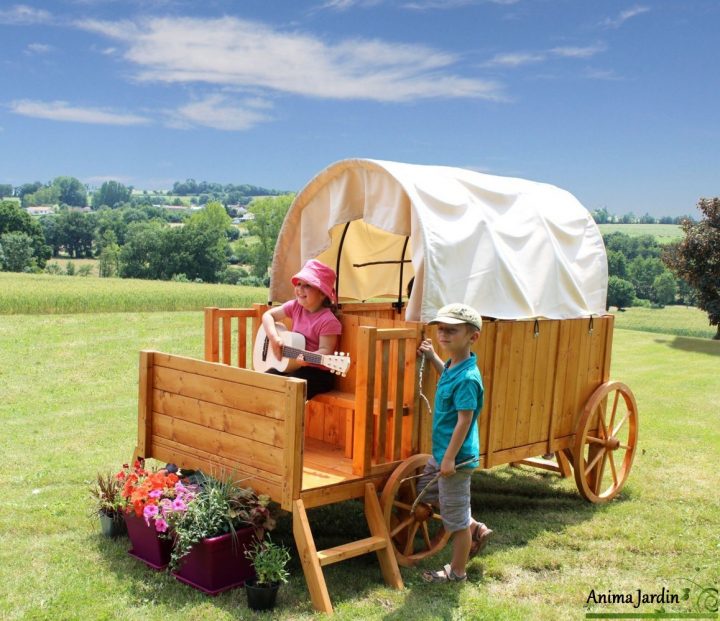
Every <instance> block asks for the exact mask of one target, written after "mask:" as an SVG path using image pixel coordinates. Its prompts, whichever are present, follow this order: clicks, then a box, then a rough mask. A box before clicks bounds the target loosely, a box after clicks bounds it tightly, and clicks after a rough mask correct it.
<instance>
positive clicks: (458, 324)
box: [417, 304, 492, 582]
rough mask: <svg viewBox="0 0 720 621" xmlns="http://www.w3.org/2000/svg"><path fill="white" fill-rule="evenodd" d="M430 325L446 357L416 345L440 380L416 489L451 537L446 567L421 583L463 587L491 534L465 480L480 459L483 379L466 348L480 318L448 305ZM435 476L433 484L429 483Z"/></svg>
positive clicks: (477, 332)
mask: <svg viewBox="0 0 720 621" xmlns="http://www.w3.org/2000/svg"><path fill="white" fill-rule="evenodd" d="M430 323H431V324H438V340H439V341H440V345H441V346H442V348H443V349H444V350H445V351H446V352H447V353H448V354H449V355H450V358H449V359H448V361H447V362H445V363H444V364H443V361H442V359H441V358H440V357H439V356H438V355H437V354H436V353H435V350H434V349H433V346H432V342H431V341H430V339H426V340H424V341H423V342H422V343H421V344H420V348H419V350H418V354H419V355H424V356H426V358H427V359H429V360H430V362H431V363H432V365H433V366H434V367H435V370H436V371H437V372H438V374H439V375H440V381H439V382H438V386H437V391H436V393H435V408H434V410H435V411H434V413H433V429H432V458H431V459H430V461H429V462H428V464H427V466H426V467H425V472H424V475H423V477H421V479H420V480H419V481H418V486H417V489H418V490H422V489H424V488H425V486H426V485H427V484H428V483H431V488H430V489H429V490H428V492H426V496H425V498H426V499H427V501H428V502H430V503H433V502H435V503H437V502H439V504H440V514H441V516H442V520H443V526H444V527H445V530H446V531H447V532H450V533H453V554H452V560H451V562H450V563H449V564H448V565H445V567H443V568H442V569H440V570H439V571H425V572H424V573H423V579H424V580H426V581H427V582H462V581H464V580H467V574H466V573H465V566H466V565H467V562H468V559H470V558H472V557H474V556H475V555H476V554H478V553H479V552H480V551H481V550H482V549H483V548H484V547H485V545H486V544H487V540H488V538H489V537H490V534H491V533H492V531H491V530H490V529H489V528H487V526H485V524H483V523H481V522H476V521H475V520H474V519H473V517H472V515H471V513H470V477H471V475H472V473H473V470H474V469H475V467H477V465H478V456H479V454H480V442H479V439H478V431H477V425H476V423H477V419H478V415H479V413H480V409H481V408H482V405H483V385H482V378H481V377H480V371H479V369H478V367H477V360H476V357H475V354H474V353H472V352H471V351H470V348H471V347H472V345H473V344H474V343H475V342H476V341H477V340H478V338H479V336H480V330H481V329H482V318H481V317H480V314H479V313H478V312H477V311H476V310H475V309H473V308H471V307H470V306H467V305H465V304H449V305H447V306H443V307H442V308H441V309H440V310H439V311H438V313H437V316H436V317H435V319H433V320H432V321H431V322H430ZM473 458H474V459H473ZM463 462H468V463H465V465H463V466H462V467H460V468H458V469H456V467H455V465H456V464H462V463H463ZM438 471H439V474H440V476H439V478H438V479H437V483H436V484H432V480H433V478H434V477H435V476H436V475H437V474H438Z"/></svg>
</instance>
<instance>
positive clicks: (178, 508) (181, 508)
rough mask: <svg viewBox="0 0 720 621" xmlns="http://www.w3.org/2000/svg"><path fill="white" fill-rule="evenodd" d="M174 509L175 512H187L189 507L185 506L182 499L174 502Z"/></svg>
mask: <svg viewBox="0 0 720 621" xmlns="http://www.w3.org/2000/svg"><path fill="white" fill-rule="evenodd" d="M172 508H173V511H185V510H187V505H186V504H185V502H184V501H183V499H182V498H176V499H175V500H173V502H172Z"/></svg>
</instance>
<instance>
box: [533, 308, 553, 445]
mask: <svg viewBox="0 0 720 621" xmlns="http://www.w3.org/2000/svg"><path fill="white" fill-rule="evenodd" d="M558 330H559V322H558V320H549V321H541V322H540V334H539V336H538V338H539V339H540V342H539V343H538V349H537V355H536V356H535V377H534V378H533V406H532V410H531V418H530V435H529V436H528V444H533V443H536V442H547V441H548V440H549V439H550V418H551V415H552V408H553V401H552V399H553V385H554V383H555V373H556V372H557V368H556V362H557V347H558ZM548 450H549V449H547V448H546V449H545V450H544V451H543V453H545V452H547V451H548Z"/></svg>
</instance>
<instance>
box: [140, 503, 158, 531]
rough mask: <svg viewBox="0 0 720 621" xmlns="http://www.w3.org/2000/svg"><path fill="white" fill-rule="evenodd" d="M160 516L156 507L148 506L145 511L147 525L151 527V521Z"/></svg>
mask: <svg viewBox="0 0 720 621" xmlns="http://www.w3.org/2000/svg"><path fill="white" fill-rule="evenodd" d="M157 514H158V508H157V506H156V505H146V506H145V509H143V515H144V516H145V523H146V524H147V525H148V526H150V520H151V519H152V518H154V517H155V516H156V515H157Z"/></svg>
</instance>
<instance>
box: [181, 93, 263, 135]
mask: <svg viewBox="0 0 720 621" xmlns="http://www.w3.org/2000/svg"><path fill="white" fill-rule="evenodd" d="M269 107H272V105H271V104H270V102H267V101H265V100H262V99H259V98H252V99H247V100H244V101H243V102H239V103H236V102H233V101H231V100H229V99H228V97H227V96H225V95H220V94H215V95H209V96H208V97H206V98H205V99H202V100H200V101H195V102H192V103H189V104H186V105H184V106H181V107H180V108H178V109H177V110H174V111H172V112H171V113H170V119H169V121H168V125H169V126H170V127H175V128H179V129H184V128H189V127H194V126H198V125H200V126H203V127H212V128H215V129H222V130H229V131H241V130H245V129H250V128H251V127H253V126H254V125H257V124H258V123H262V122H263V121H269V120H271V118H270V117H269V116H268V115H267V114H264V113H263V112H261V111H260V110H262V109H268V108H269Z"/></svg>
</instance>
